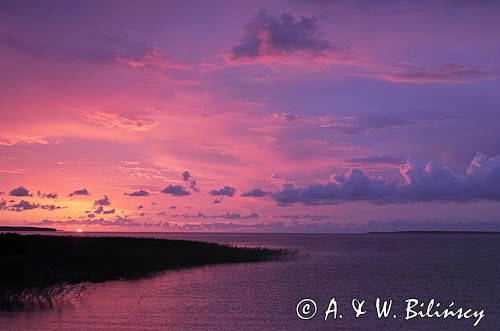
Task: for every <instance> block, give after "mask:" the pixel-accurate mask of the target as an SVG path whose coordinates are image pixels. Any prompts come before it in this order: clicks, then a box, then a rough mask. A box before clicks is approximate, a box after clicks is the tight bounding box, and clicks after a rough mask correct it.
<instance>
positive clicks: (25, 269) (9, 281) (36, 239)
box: [0, 233, 289, 308]
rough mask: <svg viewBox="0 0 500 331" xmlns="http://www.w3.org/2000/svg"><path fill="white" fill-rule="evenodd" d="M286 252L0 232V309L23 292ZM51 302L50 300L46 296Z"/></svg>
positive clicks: (281, 255) (20, 297) (278, 255)
mask: <svg viewBox="0 0 500 331" xmlns="http://www.w3.org/2000/svg"><path fill="white" fill-rule="evenodd" d="M288 255H289V252H288V251H286V250H277V249H267V248H243V247H233V246H229V245H222V244H216V243H205V242H196V241H186V240H166V239H151V238H126V237H74V236H73V237H72V236H46V235H45V236H44V235H19V234H13V233H3V234H0V270H2V272H0V308H6V307H7V308H10V307H12V305H13V304H16V301H17V302H18V303H19V301H22V300H23V298H24V297H25V296H26V293H31V294H33V293H35V294H36V296H39V294H40V293H42V294H46V293H49V294H50V293H51V290H50V291H49V290H47V291H45V289H48V288H51V287H54V286H59V285H68V284H79V283H83V282H100V281H107V280H118V279H132V278H138V277H143V276H148V275H150V274H152V273H154V272H159V271H163V270H169V269H178V268H186V267H193V266H202V265H210V264H217V263H238V262H260V261H268V260H276V259H283V258H285V257H287V256H288ZM47 299H48V300H47V301H50V298H47Z"/></svg>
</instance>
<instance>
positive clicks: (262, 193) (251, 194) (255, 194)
mask: <svg viewBox="0 0 500 331" xmlns="http://www.w3.org/2000/svg"><path fill="white" fill-rule="evenodd" d="M269 194H271V193H270V192H266V191H264V190H262V189H260V188H256V189H253V190H250V191H248V192H244V193H242V194H241V196H242V197H254V198H259V197H263V196H266V195H269Z"/></svg>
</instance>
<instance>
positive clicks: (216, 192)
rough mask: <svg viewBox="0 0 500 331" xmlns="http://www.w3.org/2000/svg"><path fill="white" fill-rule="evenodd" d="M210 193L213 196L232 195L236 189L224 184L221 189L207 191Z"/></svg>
mask: <svg viewBox="0 0 500 331" xmlns="http://www.w3.org/2000/svg"><path fill="white" fill-rule="evenodd" d="M208 193H209V194H210V195H214V196H227V197H232V196H233V195H234V193H236V189H235V188H234V187H231V186H224V187H223V188H221V189H218V190H212V191H210V192H208Z"/></svg>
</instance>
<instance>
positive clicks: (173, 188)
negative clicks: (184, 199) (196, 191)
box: [161, 185, 191, 197]
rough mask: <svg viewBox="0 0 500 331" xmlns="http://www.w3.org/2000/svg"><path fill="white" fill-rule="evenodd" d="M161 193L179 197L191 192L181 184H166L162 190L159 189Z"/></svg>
mask: <svg viewBox="0 0 500 331" xmlns="http://www.w3.org/2000/svg"><path fill="white" fill-rule="evenodd" d="M161 193H165V194H170V195H173V196H176V197H181V196H186V195H190V194H191V192H189V191H188V190H186V189H185V188H184V187H183V186H182V185H168V186H167V187H165V188H164V189H163V190H161Z"/></svg>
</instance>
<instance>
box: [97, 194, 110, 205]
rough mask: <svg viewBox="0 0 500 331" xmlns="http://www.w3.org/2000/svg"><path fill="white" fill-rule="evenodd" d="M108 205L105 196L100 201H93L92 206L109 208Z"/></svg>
mask: <svg viewBox="0 0 500 331" xmlns="http://www.w3.org/2000/svg"><path fill="white" fill-rule="evenodd" d="M110 204H111V201H110V200H109V198H108V196H107V195H105V196H104V197H103V198H102V199H98V200H96V201H94V206H109V205H110Z"/></svg>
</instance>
